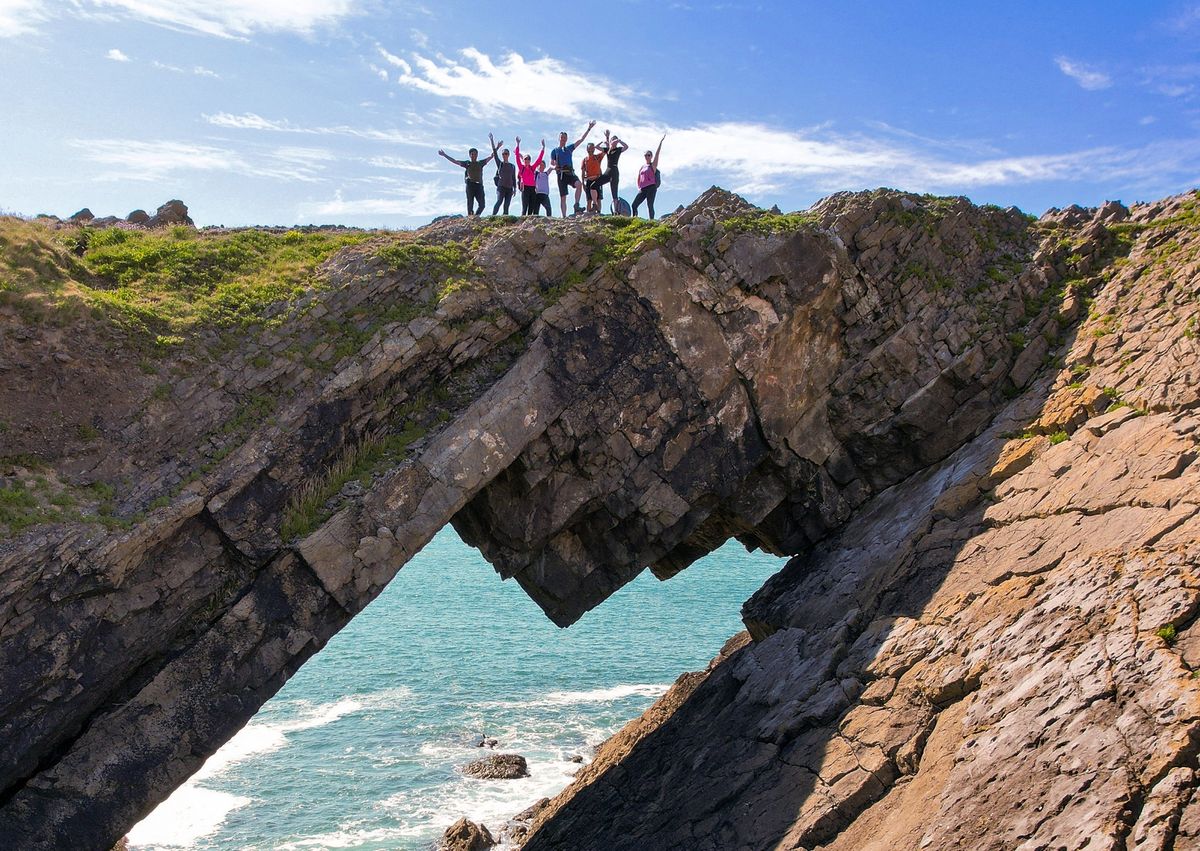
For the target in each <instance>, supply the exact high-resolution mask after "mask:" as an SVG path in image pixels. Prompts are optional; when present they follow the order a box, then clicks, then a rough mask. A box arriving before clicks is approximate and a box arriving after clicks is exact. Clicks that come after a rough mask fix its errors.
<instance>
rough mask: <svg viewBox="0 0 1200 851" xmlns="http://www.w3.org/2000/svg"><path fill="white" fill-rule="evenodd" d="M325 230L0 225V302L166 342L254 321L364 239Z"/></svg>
mask: <svg viewBox="0 0 1200 851" xmlns="http://www.w3.org/2000/svg"><path fill="white" fill-rule="evenodd" d="M369 236H370V234H366V233H343V232H326V231H297V230H292V231H265V230H235V231H197V230H195V229H193V228H186V227H175V228H171V229H169V230H163V231H134V230H120V229H116V228H110V229H91V228H80V229H75V230H64V231H57V232H56V231H53V230H51V229H49V228H48V227H45V226H43V225H41V224H39V223H36V222H26V221H22V220H20V219H12V218H4V219H0V301H3V302H5V303H9V304H13V305H15V306H16V307H17V308H18V309H20V310H21V311H22V313H24V314H26V315H27V316H30V317H31V318H33V317H45V318H50V319H52V320H53V319H73V318H78V317H81V316H88V315H90V316H92V317H95V318H101V319H104V320H107V321H109V322H111V323H113V324H115V325H116V326H118V327H120V328H122V329H124V330H126V331H128V332H131V333H133V334H134V335H135V336H137V337H140V338H143V339H149V340H154V341H157V342H159V343H160V344H167V345H169V344H171V343H172V342H176V341H178V340H179V339H182V337H183V336H184V335H186V334H187V333H188V332H189V331H192V330H194V329H196V328H201V327H209V328H216V329H228V328H237V327H244V326H246V325H249V324H252V323H255V322H259V321H261V320H262V319H263V318H264V316H265V315H266V314H267V312H268V308H270V307H271V306H272V305H277V304H279V303H280V302H287V301H289V300H292V299H294V298H296V297H297V296H299V295H301V294H303V293H304V292H306V291H308V290H309V289H310V288H312V287H313V286H314V285H315V283H316V282H315V281H314V279H313V272H314V271H315V270H316V268H317V266H318V265H320V264H321V263H322V262H323V261H324V260H325V259H326V258H328V257H329V256H330V255H332V254H333V253H334V252H336V251H338V250H339V249H341V248H344V247H345V246H348V245H354V244H356V243H359V242H362V241H363V240H365V239H367V238H369Z"/></svg>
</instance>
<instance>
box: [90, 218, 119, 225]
mask: <svg viewBox="0 0 1200 851" xmlns="http://www.w3.org/2000/svg"><path fill="white" fill-rule="evenodd" d="M119 221H121V219H118V218H117V217H116V216H105V217H103V218H100V219H92V227H94V228H110V227H113V226H114V225H115V224H116V223H117V222H119Z"/></svg>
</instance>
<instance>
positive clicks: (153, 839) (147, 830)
mask: <svg viewBox="0 0 1200 851" xmlns="http://www.w3.org/2000/svg"><path fill="white" fill-rule="evenodd" d="M248 803H250V799H249V798H243V797H241V796H240V795H231V794H229V793H228V792H217V791H215V790H213V789H204V788H202V787H200V786H196V785H194V784H193V783H191V782H188V783H186V784H184V785H183V786H181V787H179V788H178V789H176V790H175V792H174V793H173V794H172V795H171V797H170V798H168V799H167V800H166V801H164V802H163V803H162V804H161V805H159V806H158V808H157V809H155V810H154V812H152V813H150V815H148V816H146V817H145V818H144V819H142V820H141V821H140V822H138V823H137V824H136V825H134V827H133V829H132V830H130V831H129V844H130V845H132V846H136V847H138V848H190V847H191V846H193V845H195V844H196V842H197V841H198V840H200V839H203V838H204V837H206V836H210V835H211V834H213V833H216V831H217V829H218V828H219V827H220V826H221V825H222V824H223V823H224V822H225V819H226V818H228V817H229V814H230V813H231V812H233V811H234V810H236V809H238V808H239V807H244V806H246V804H248Z"/></svg>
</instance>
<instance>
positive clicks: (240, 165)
mask: <svg viewBox="0 0 1200 851" xmlns="http://www.w3.org/2000/svg"><path fill="white" fill-rule="evenodd" d="M71 144H72V145H73V146H75V147H77V148H80V149H81V150H82V151H83V155H84V157H85V158H86V159H88V160H91V161H92V162H95V163H100V164H102V165H106V166H111V167H112V168H113V171H111V172H107V173H104V174H102V175H100V176H101V178H102V179H107V180H115V179H122V180H146V181H151V180H163V179H165V178H167V177H169V176H170V175H172V174H174V173H176V172H179V171H247V170H248V169H249V165H248V164H247V163H246V162H245V160H243V159H242V158H241V157H240V156H238V154H236V153H235V152H234V151H230V150H227V149H225V148H215V147H212V146H210V145H191V144H186V143H183V142H162V141H159V142H147V141H141V140H138V139H77V140H75V141H73V142H72V143H71Z"/></svg>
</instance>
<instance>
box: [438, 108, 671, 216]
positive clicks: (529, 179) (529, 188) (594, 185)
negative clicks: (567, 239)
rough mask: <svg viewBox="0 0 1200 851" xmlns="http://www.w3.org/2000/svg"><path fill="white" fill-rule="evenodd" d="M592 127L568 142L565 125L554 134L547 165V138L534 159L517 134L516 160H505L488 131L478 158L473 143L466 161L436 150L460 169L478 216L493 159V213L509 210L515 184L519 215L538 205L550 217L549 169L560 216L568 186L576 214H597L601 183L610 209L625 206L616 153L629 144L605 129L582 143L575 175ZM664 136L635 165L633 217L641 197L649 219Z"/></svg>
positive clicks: (470, 211)
mask: <svg viewBox="0 0 1200 851" xmlns="http://www.w3.org/2000/svg"><path fill="white" fill-rule="evenodd" d="M595 126H596V122H595V121H589V122H588V126H587V129H586V130H584V131H583V134H582V135H581V136H580V137H579V138H578V139H576V140H575V141H574V142H571V143H570V144H568V143H567V139H568V138H569V137H568V135H567V132H566V131H565V130H564V131H563V132H561V133H559V134H558V147H557V148H554V149H553V150H552V151H551V152H550V164H549V167H547V165H546V140H545V139H543V140H542V149H541V151H540V152H539V153H538V156H537V159H536V160H534V159H533V158H532V156H531V155H530V154H528V153H526V154H522V153H521V137H520V136H517V137H516V140H517V144H516V150H515V153H516V162H515V163H513V162H511V161H510V160H509V156H510V151H509V150H508V148H503V145H504V142H503V141H500V142H497V141H496V139H495V137H494V135H493V134H491V133H489V134H488V141H489V142H490V143H491V147H492V153H491V154H490V155H489V156H488V157H487V158H486V159H482V160H481V159H480V158H479V149H478V148H471V149H470V150H469V151H467V159H465V160H456V159H454V158H453V157H451V156H450V155H449V154H447V153H446V152H445V151H438V155H439V156H441V157H445V158H446V159H447V160H449V161H450V162H452V163H454V164H455V165H456V166H459V167H460V168H462V169H463V172H464V177H465V179H466V190H467V215H468V216H480V215H483V210H484V207H485V205H486V204H487V196H486V193H485V192H484V188H483V170H484V167H485V166H486V165H487V164H488V163H490V162H493V161H494V162H495V163H496V172H495V175H494V176H493V178H492V181H493V183H495V185H496V195H497V197H496V204H495V206H494V207H492V215H493V216H494V215H497V214H498V213H499V212H500V209H501V208H503V209H504V215H508V210H509V205H510V204H511V203H512V199H513V196H514V195H515V194H516V192H517V190H518V189H520V191H521V215H522V216H537V215H541V211H542V210H545V211H546V215H547V216H553V215H554V213H553V212H552V210H551V206H550V175H551V172H553V173H554V174H555V175H556V176H557V183H558V197H559V205H560V211H561V213H562V216H563V218H566V215H567V195H568V194H569V193H570V190H571V189H574V190H575V207H574V213H575V214H579V213H584V212H587V213H600V208H601V204H602V201H603V199H604V187H605V186H608V188H609V192H610V194H611V198H612V204H611V210H612V212H613V213H619V212H623V211H624V207H625V206H627V205H626V202H625V201H624V200H623V199H622V198H621V197H620V195H619V194H618V193H619V192H620V180H621V172H620V166H619V163H620V159H621V154H623V153H624V152H625V151H627V150H629V145H627V144H626V143H625V142H624V141H622V140H621V139H619V138H618V137H617V136H615V135H613V134H611V133H610V132H609V131H608V130H605V131H604V141H603V142H601V143H600V144H595V143H594V142H588V143H587V155H586V156H585V157H584V158H583V162H582V163H581V165H582V171H583V178H582V179H580V177H579V175H577V174H576V173H575V166H574V154H575V149H576V148H577V147H579V146H580V145H582V144H583V143H584V141H585V140H586V139H587V137H588V134H590V133H591V132H592V128H593V127H595ZM666 138H667V137H666V136H665V135H664V136H663V137H662V139H660V140H659V141H658V148H657V149H656V150H653V151H651V150H647V151H646V153H645V155H644V156H645V160H646V161H645V164H644V165H642V167H641V168H640V169H638V175H637V188H638V193H637V196H636V197H635V198H634V199H633V206H632V208H631V212H632V214H633V215H634V216H636V215H637V214H638V207H639V206H641V204H642V202H643V201H644V202H646V209H647V211H648V212H649V214H650V218H652V219H653V218H654V197H655V195H657V194H658V187H659V184H660V183H661V182H662V175H661V173H660V172H659V170H658V157H659V154H661V153H662V143H663V140H665V139H666ZM502 148H503V149H502ZM606 160H607V163H606V162H605V161H606ZM584 193H586V194H587V199H586V200H587V206H586V208H585V207H584V206H582V205H581V204H580V203H579V202H580V197H581V196H582V195H583V194H584Z"/></svg>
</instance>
